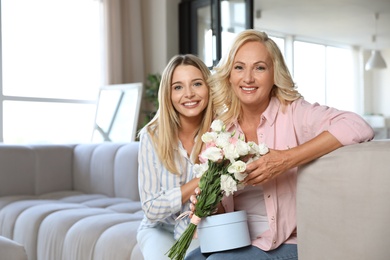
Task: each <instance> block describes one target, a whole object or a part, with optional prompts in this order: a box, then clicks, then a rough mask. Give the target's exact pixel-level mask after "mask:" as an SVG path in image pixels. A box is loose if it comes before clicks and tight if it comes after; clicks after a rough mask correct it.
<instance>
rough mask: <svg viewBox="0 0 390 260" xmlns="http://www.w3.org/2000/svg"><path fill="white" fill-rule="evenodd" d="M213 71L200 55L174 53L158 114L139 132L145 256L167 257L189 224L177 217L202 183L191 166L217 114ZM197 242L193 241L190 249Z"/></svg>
mask: <svg viewBox="0 0 390 260" xmlns="http://www.w3.org/2000/svg"><path fill="white" fill-rule="evenodd" d="M209 76H210V71H209V69H208V68H207V67H206V65H205V64H204V63H203V62H202V61H201V60H200V59H199V58H197V57H196V56H194V55H177V56H175V57H173V58H172V59H171V60H170V62H169V63H168V65H167V67H166V68H165V69H164V71H163V73H162V78H161V83H160V88H159V93H158V101H159V109H158V111H157V114H156V116H155V117H154V118H153V119H152V120H151V122H150V123H149V124H147V125H146V126H145V127H144V128H143V129H142V131H141V132H140V135H139V136H140V150H139V192H140V197H141V203H142V209H143V211H144V213H145V216H144V219H143V220H142V223H141V225H140V227H139V230H138V235H137V240H138V244H139V246H140V248H141V251H142V254H143V256H144V258H145V260H156V259H159V260H161V259H169V258H168V257H167V256H166V255H165V254H166V253H167V252H168V251H169V249H170V248H171V246H172V245H173V243H174V241H175V240H176V239H178V238H179V237H180V235H181V234H182V233H183V232H184V230H185V229H186V227H187V225H188V224H189V219H188V218H183V219H180V220H177V217H178V216H179V214H180V213H182V212H185V211H188V210H189V198H190V196H191V194H193V193H194V190H195V188H196V187H197V186H198V182H199V179H198V178H195V176H194V174H193V171H192V167H193V165H194V163H198V162H199V161H198V155H199V153H200V152H201V149H202V140H201V138H200V137H201V136H202V134H203V133H205V132H207V131H208V130H209V126H210V125H211V121H212V119H213V109H212V101H211V97H210V89H209V87H208V85H207V80H208V78H209ZM197 245H198V243H197V240H194V241H193V245H191V247H190V249H191V248H195V247H196V246H197ZM189 251H190V250H189Z"/></svg>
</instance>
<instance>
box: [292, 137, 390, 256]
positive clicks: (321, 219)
mask: <svg viewBox="0 0 390 260" xmlns="http://www.w3.org/2000/svg"><path fill="white" fill-rule="evenodd" d="M389 198H390V140H383V141H371V142H368V143H362V144H355V145H350V146H345V147H342V148H340V149H338V150H336V151H334V152H332V153H330V154H327V155H325V156H323V157H321V158H319V159H317V160H315V161H313V162H312V163H310V164H307V165H305V166H303V167H301V168H300V169H299V171H298V190H297V225H298V255H299V259H300V260H312V259H316V260H321V259H324V260H328V259H332V260H338V259H340V260H341V259H342V260H346V259H354V260H358V259H362V260H363V259H364V260H366V259H388V257H389V255H390V247H389V240H388V239H389V234H390V224H389V219H390V202H389Z"/></svg>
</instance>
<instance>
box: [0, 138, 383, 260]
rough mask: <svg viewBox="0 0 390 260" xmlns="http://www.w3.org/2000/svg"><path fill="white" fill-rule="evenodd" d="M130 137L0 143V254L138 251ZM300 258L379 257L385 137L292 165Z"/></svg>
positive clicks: (13, 259) (110, 258) (20, 257)
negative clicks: (63, 142) (91, 141)
mask: <svg viewBox="0 0 390 260" xmlns="http://www.w3.org/2000/svg"><path fill="white" fill-rule="evenodd" d="M137 152H138V143H136V142H134V143H129V144H117V143H103V144H78V145H30V146H27V145H26V146H12V145H0V252H1V253H0V259H1V260H3V258H2V257H4V256H7V258H6V260H26V259H27V256H28V260H35V259H38V260H60V259H63V260H65V259H70V260H98V259H99V260H100V259H105V260H122V259H123V260H124V259H126V260H128V259H132V260H142V255H141V253H140V251H139V248H138V247H137V245H136V231H137V228H138V225H139V223H140V220H141V218H142V211H141V206H140V202H139V195H138V188H137V166H138V160H137ZM298 174H299V175H298V191H297V221H298V243H299V246H298V254H299V259H300V260H314V259H315V260H360V259H361V260H367V259H375V260H382V259H383V260H385V259H389V256H390V247H389V246H388V244H389V243H388V234H390V225H389V223H390V221H389V216H390V202H389V198H390V140H384V141H372V142H369V143H363V144H356V145H351V146H346V147H343V148H340V149H338V150H336V151H334V152H332V153H330V154H327V155H325V156H323V157H321V158H319V159H317V160H315V161H313V162H312V163H310V164H308V165H305V166H304V167H301V168H300V169H299V173H298Z"/></svg>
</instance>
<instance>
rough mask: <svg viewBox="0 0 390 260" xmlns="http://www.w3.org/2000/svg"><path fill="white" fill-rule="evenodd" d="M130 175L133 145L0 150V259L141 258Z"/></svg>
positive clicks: (136, 198)
mask: <svg viewBox="0 0 390 260" xmlns="http://www.w3.org/2000/svg"><path fill="white" fill-rule="evenodd" d="M137 172H138V143H136V142H134V143H129V144H118V143H102V144H78V145H25V146H23V145H20V146H17V145H4V144H2V145H0V236H2V237H0V250H1V254H3V252H7V254H8V256H9V255H13V257H14V258H9V259H25V258H23V254H21V252H20V246H22V247H24V249H25V253H26V255H27V256H28V260H35V259H39V260H59V259H63V260H65V259H69V260H77V259H79V260H87V259H94V260H97V259H110V260H111V259H118V260H121V259H135V260H138V259H140V260H142V259H143V258H142V255H141V253H140V251H139V249H138V247H137V246H136V232H137V228H138V226H139V223H140V221H141V219H142V216H143V213H142V210H141V205H140V202H139V195H138V183H137V177H138V176H137ZM6 249H7V250H8V251H6ZM13 249H14V252H15V254H12V251H11V252H10V250H13ZM17 255H18V256H19V257H18V258H17V257H16V256H17ZM3 256H4V255H3ZM0 259H2V258H1V256H0ZM7 260H8V258H7Z"/></svg>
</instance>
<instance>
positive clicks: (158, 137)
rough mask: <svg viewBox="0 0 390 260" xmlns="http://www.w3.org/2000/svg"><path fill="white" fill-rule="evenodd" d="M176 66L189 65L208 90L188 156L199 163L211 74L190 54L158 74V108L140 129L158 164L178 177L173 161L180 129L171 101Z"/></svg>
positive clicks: (210, 107) (177, 58)
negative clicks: (158, 161)
mask: <svg viewBox="0 0 390 260" xmlns="http://www.w3.org/2000/svg"><path fill="white" fill-rule="evenodd" d="M179 65H189V66H194V67H195V68H197V69H199V70H200V71H201V73H202V76H203V79H204V81H205V84H206V85H207V88H208V90H209V102H208V104H207V107H206V108H205V110H204V111H203V119H202V122H201V124H200V125H199V128H198V130H197V135H198V137H199V138H196V140H195V145H194V149H193V153H192V156H193V158H192V160H193V161H194V162H196V163H198V162H199V158H198V155H199V154H200V152H201V150H202V140H201V138H200V136H202V135H203V134H204V133H205V132H207V131H208V130H209V127H210V125H211V122H212V119H213V104H212V98H211V91H210V87H209V85H208V84H207V81H208V79H209V77H210V75H211V72H210V70H209V68H207V66H206V65H205V64H204V63H203V61H202V60H201V59H199V58H198V57H197V56H195V55H192V54H186V55H176V56H174V57H172V58H171V60H170V61H169V63H168V64H167V66H166V67H165V69H164V71H163V73H162V75H161V82H160V87H159V91H158V103H159V109H158V110H157V113H156V115H155V116H154V118H153V119H152V120H151V121H150V122H149V123H148V124H147V125H146V126H145V127H144V129H145V128H146V130H147V131H148V133H149V134H150V136H151V138H152V141H153V145H154V148H155V150H156V152H157V154H158V157H159V159H160V161H161V162H162V163H163V164H164V167H165V168H166V169H167V170H168V171H169V172H171V173H173V174H179V171H178V167H177V165H176V161H175V159H178V158H179V157H176V156H177V147H178V145H179V144H178V143H179V138H178V132H179V128H180V118H179V113H178V112H177V111H176V110H175V108H174V107H173V104H172V101H171V92H172V87H171V84H172V75H173V72H174V71H175V69H176V68H177V67H178V66H179Z"/></svg>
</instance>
